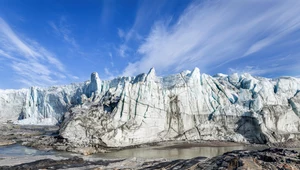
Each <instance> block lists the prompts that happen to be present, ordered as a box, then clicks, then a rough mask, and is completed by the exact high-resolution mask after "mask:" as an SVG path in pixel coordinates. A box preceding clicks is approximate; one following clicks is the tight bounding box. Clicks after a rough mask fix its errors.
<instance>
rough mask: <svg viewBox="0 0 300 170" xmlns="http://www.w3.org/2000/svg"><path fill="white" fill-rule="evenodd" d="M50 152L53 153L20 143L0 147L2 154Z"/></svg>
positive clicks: (22, 154)
mask: <svg viewBox="0 0 300 170" xmlns="http://www.w3.org/2000/svg"><path fill="white" fill-rule="evenodd" d="M48 154H51V153H50V152H47V151H40V150H37V149H34V148H30V147H26V146H22V145H19V144H14V145H8V146H1V147H0V155H5V156H25V155H48Z"/></svg>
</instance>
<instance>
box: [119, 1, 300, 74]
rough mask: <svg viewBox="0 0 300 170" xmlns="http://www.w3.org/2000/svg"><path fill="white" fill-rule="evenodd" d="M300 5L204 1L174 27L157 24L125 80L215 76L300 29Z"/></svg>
mask: <svg viewBox="0 0 300 170" xmlns="http://www.w3.org/2000/svg"><path fill="white" fill-rule="evenodd" d="M299 7H300V1H292V0H287V1H269V0H266V1H258V0H254V1H250V0H248V1H236V0H229V1H205V2H203V3H198V2H196V3H193V4H191V5H190V6H189V7H188V8H187V9H186V10H185V11H184V12H183V13H182V15H181V16H180V17H179V19H178V21H177V22H176V23H175V24H172V25H170V21H169V20H166V21H159V22H156V23H155V24H154V25H153V27H152V29H151V31H150V33H149V35H148V37H147V38H146V39H145V41H144V42H143V43H142V44H141V45H140V46H139V48H138V49H137V52H138V53H139V54H140V55H141V58H140V60H138V61H136V62H134V63H129V64H128V65H127V67H126V68H125V69H124V71H123V75H135V74H138V73H141V72H146V71H147V70H148V69H149V68H151V67H155V68H156V70H157V71H158V72H159V73H166V72H173V71H180V70H183V69H191V68H193V67H195V66H198V67H200V68H201V69H202V70H204V71H206V70H212V69H215V68H216V67H217V66H222V65H223V64H226V63H228V62H230V61H234V60H237V59H240V58H241V57H248V56H249V55H250V54H253V53H255V52H259V51H261V50H263V49H265V48H267V47H269V46H270V45H273V44H274V43H277V42H279V41H280V40H281V39H283V38H284V37H285V36H287V35H290V34H291V33H293V32H294V31H296V30H299V29H300V11H299Z"/></svg>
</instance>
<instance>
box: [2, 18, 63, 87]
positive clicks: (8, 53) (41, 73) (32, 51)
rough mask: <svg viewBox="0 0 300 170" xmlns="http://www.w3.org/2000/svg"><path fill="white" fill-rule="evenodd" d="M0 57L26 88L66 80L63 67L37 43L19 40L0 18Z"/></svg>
mask: <svg viewBox="0 0 300 170" xmlns="http://www.w3.org/2000/svg"><path fill="white" fill-rule="evenodd" d="M0 57H2V58H3V59H5V61H4V62H2V64H6V65H9V66H10V68H11V69H12V71H14V72H15V73H16V74H17V75H18V76H17V79H16V81H19V82H20V83H23V84H24V85H26V86H33V85H35V86H49V85H54V84H56V83H60V82H59V81H61V80H63V79H65V78H66V74H67V73H66V72H67V71H66V70H65V67H64V65H63V64H62V63H61V62H60V61H59V60H58V59H57V58H56V56H55V55H54V54H52V53H51V52H49V51H48V50H47V49H45V48H44V47H42V46H41V45H40V44H39V43H37V42H35V41H33V40H30V39H26V40H25V39H22V38H20V37H19V36H18V35H17V34H16V33H15V32H14V31H13V30H12V29H11V27H10V26H9V25H8V24H7V23H6V21H5V20H3V19H2V18H0Z"/></svg>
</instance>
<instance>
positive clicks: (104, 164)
mask: <svg viewBox="0 0 300 170" xmlns="http://www.w3.org/2000/svg"><path fill="white" fill-rule="evenodd" d="M0 169H1V170H13V169H16V170H17V169H28V170H29V169H95V170H96V169H149V170H150V169H194V170H202V169H205V170H223V169H224V170H225V169H229V170H234V169H241V170H242V169H253V170H258V169H269V170H273V169H274V170H275V169H276V170H277V169H285V170H293V169H300V155H299V153H298V152H296V151H293V150H287V149H277V148H269V149H265V150H256V151H247V150H239V151H232V152H227V153H225V154H223V155H220V156H217V157H213V158H210V159H209V158H206V157H195V158H192V159H175V160H166V159H156V160H149V159H139V158H132V159H125V160H122V159H119V160H99V159H98V160H88V159H83V158H79V157H72V158H69V159H61V160H54V159H42V160H38V161H34V162H30V163H23V164H19V165H14V166H1V167H0Z"/></svg>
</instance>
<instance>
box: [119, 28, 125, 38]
mask: <svg viewBox="0 0 300 170" xmlns="http://www.w3.org/2000/svg"><path fill="white" fill-rule="evenodd" d="M118 35H119V37H120V38H123V37H124V36H125V33H124V31H123V30H122V29H120V28H119V29H118Z"/></svg>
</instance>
